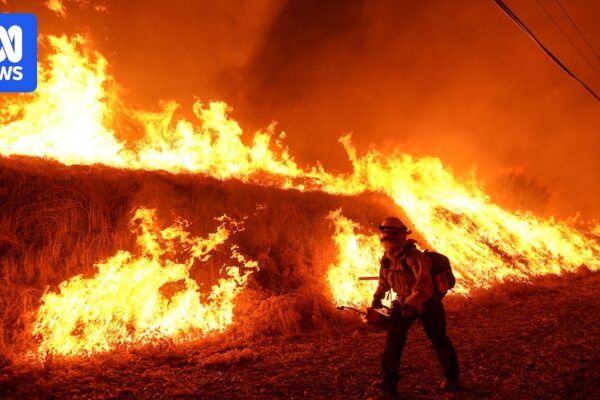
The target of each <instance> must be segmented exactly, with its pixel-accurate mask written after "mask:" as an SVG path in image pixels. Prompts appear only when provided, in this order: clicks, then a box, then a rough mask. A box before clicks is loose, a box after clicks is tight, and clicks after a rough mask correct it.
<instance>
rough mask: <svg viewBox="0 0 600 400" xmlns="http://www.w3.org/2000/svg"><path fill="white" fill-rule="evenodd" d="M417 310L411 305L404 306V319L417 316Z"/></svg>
mask: <svg viewBox="0 0 600 400" xmlns="http://www.w3.org/2000/svg"><path fill="white" fill-rule="evenodd" d="M417 314H418V313H417V309H416V308H414V307H413V306H411V305H410V304H404V306H402V318H412V317H416V316H417Z"/></svg>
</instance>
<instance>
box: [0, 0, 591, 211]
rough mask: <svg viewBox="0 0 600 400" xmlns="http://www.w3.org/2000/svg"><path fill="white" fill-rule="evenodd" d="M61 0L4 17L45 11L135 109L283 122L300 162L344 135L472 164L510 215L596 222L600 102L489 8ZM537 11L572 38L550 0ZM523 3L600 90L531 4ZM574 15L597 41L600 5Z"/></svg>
mask: <svg viewBox="0 0 600 400" xmlns="http://www.w3.org/2000/svg"><path fill="white" fill-rule="evenodd" d="M57 3H58V4H62V6H63V9H64V10H65V15H66V16H65V17H62V16H61V15H57V13H56V12H53V11H51V10H49V9H48V8H46V7H45V6H44V4H39V2H33V1H29V0H26V1H18V2H17V1H12V2H11V1H8V3H7V5H6V6H3V8H8V9H9V10H10V11H32V10H33V11H35V12H36V13H37V14H38V17H39V19H40V31H41V33H44V34H46V33H53V34H57V33H75V32H84V33H86V32H87V33H88V34H89V36H90V37H91V38H92V39H93V46H94V47H95V48H96V49H98V50H99V51H100V52H101V53H102V54H103V55H104V56H105V57H106V58H107V59H108V61H109V64H110V72H111V73H112V74H113V75H114V76H115V79H116V81H117V82H118V83H119V84H120V85H121V86H122V87H123V88H124V95H125V98H126V100H127V101H129V102H131V103H132V104H133V105H135V106H137V107H140V108H145V109H148V108H150V109H152V108H156V107H157V104H158V102H159V100H161V99H175V100H177V101H178V102H179V103H181V104H182V107H181V108H180V110H181V111H182V112H187V111H189V110H191V106H190V105H191V104H192V102H193V101H194V100H195V98H200V99H201V100H203V101H208V100H214V99H221V100H224V101H226V102H228V103H229V104H230V105H232V106H233V107H234V108H235V110H236V111H235V113H234V118H236V119H238V120H240V121H241V123H242V126H243V127H245V128H246V130H250V131H251V130H253V129H256V128H259V127H264V126H266V125H268V124H269V123H270V122H272V121H274V120H275V121H279V127H278V128H279V129H282V130H285V131H286V132H287V134H288V135H287V137H288V144H289V145H290V147H291V149H292V153H293V154H295V155H296V157H297V158H298V160H299V161H301V162H303V163H308V164H314V163H315V162H316V161H317V160H319V161H320V162H321V163H323V165H324V166H325V167H326V168H330V169H345V168H348V167H349V164H348V162H347V157H346V155H345V153H344V151H343V149H342V147H341V146H340V145H339V144H338V142H337V138H338V137H339V136H341V135H342V134H345V133H348V132H353V141H354V142H355V143H356V144H357V147H358V148H359V149H361V150H366V149H368V148H369V147H371V146H373V147H375V148H377V149H379V150H381V151H384V152H386V151H388V150H389V149H391V148H394V147H398V148H401V149H402V150H403V151H405V152H407V153H410V154H412V155H415V156H421V155H433V156H437V157H439V158H441V159H442V161H443V162H444V164H446V165H449V166H451V167H453V168H454V169H455V170H456V171H457V172H458V173H459V174H467V173H469V172H470V171H471V170H472V169H475V170H476V174H477V176H478V177H480V178H481V179H482V180H483V181H484V183H485V185H486V188H487V190H489V191H490V193H491V195H492V197H493V198H494V199H495V200H497V201H499V202H501V203H502V204H503V205H505V206H508V207H511V208H512V207H513V206H514V205H515V204H518V208H520V209H532V210H534V211H536V212H538V213H540V214H542V215H550V214H552V215H557V216H559V217H567V216H570V215H573V214H575V213H581V215H583V216H584V217H587V218H600V206H599V205H598V202H597V200H596V199H597V198H598V197H599V195H600V186H599V185H597V184H594V183H595V182H597V179H598V171H600V159H599V158H598V157H597V154H600V141H598V139H597V136H598V135H597V132H598V131H599V130H600V112H598V111H599V110H600V104H598V103H597V102H595V101H594V100H593V99H592V98H591V97H590V96H589V95H588V94H587V93H586V92H585V91H584V90H583V89H582V88H580V87H579V86H578V85H577V84H576V83H575V82H574V81H573V80H572V79H571V78H569V77H568V76H567V75H566V74H564V73H563V72H562V71H561V70H560V69H559V68H558V67H557V66H556V65H555V64H554V63H553V62H552V61H551V60H550V59H549V58H548V57H547V56H546V55H544V54H543V53H542V52H541V50H539V49H538V48H537V47H536V46H535V44H534V43H533V42H532V41H531V40H530V39H529V38H528V37H527V36H526V35H525V34H523V33H522V32H521V31H520V30H519V29H518V28H517V27H516V26H515V25H514V24H513V23H512V22H511V21H510V20H509V19H508V18H507V17H506V16H505V15H504V14H502V13H501V12H500V10H499V9H498V8H497V7H496V6H495V5H494V3H493V2H492V1H486V2H482V1H475V0H468V1H443V2H442V1H433V0H427V1H420V2H397V1H373V2H367V1H364V0H350V1H344V0H329V1H327V2H323V1H318V0H287V1H285V0H268V1H234V0H227V1H216V0H215V1H203V2H194V1H184V0H175V1H169V2H164V1H163V2H161V1H141V0H133V1H128V2H122V1H116V0H103V1H63V2H57ZM542 3H543V4H545V5H546V6H547V8H548V10H549V11H550V12H552V14H553V15H555V17H556V19H557V21H558V22H559V23H561V24H562V25H563V26H564V27H565V30H566V32H567V33H569V34H570V37H572V38H575V39H577V36H576V33H574V32H573V30H572V29H571V30H568V29H567V28H569V25H568V21H566V20H565V17H564V16H563V15H562V14H560V11H559V10H557V9H556V8H552V7H550V6H551V3H552V2H542ZM514 7H515V8H514V10H515V12H516V13H517V14H518V15H519V16H521V17H522V19H523V20H525V21H526V22H527V23H528V25H529V26H530V27H531V28H532V29H533V30H534V31H535V32H536V34H538V35H539V36H540V38H541V39H542V41H544V42H545V43H546V44H547V45H548V46H549V47H550V48H551V49H552V50H553V51H554V52H555V53H556V54H557V55H558V56H559V57H560V58H561V59H562V60H563V61H565V63H566V64H567V65H569V66H570V67H571V68H572V69H574V70H575V71H576V72H577V73H578V74H580V75H581V76H582V77H583V78H584V79H586V81H588V82H589V83H590V84H591V85H592V86H594V87H596V88H597V89H596V90H600V78H599V77H598V76H596V75H595V74H594V72H593V70H592V69H591V68H590V67H589V65H587V64H586V63H585V62H584V61H583V60H582V59H581V57H580V56H579V55H578V54H576V53H575V51H574V50H573V49H572V47H570V45H569V43H568V42H567V41H566V39H565V38H564V37H563V36H561V34H560V32H559V31H558V30H557V29H556V27H555V26H554V25H553V24H552V22H551V21H550V20H549V19H548V18H547V17H546V16H545V15H544V14H543V12H542V10H541V9H540V8H539V6H538V5H537V4H536V3H535V2H533V1H528V2H521V3H520V4H518V5H515V6H514ZM567 9H568V10H569V12H570V13H571V16H572V17H573V19H574V20H575V21H576V22H577V23H578V25H579V27H580V29H581V31H583V32H584V33H585V34H586V35H587V38H588V39H589V41H590V43H592V45H593V44H597V46H600V29H598V28H597V26H596V24H595V21H596V20H597V19H598V16H600V5H598V4H591V3H590V2H585V1H583V0H578V1H576V2H572V3H569V5H568V7H567ZM561 16H562V17H561ZM576 43H577V44H579V45H581V48H582V49H583V48H584V47H583V45H582V43H581V40H580V39H579V40H578V41H577V42H576ZM586 54H588V55H589V51H588V53H586ZM590 61H593V62H596V64H597V67H598V68H599V69H600V60H597V59H594V58H592V56H590ZM511 171H519V174H520V175H522V176H524V177H526V180H528V181H531V182H533V181H535V182H536V185H538V186H539V187H541V188H544V190H545V191H544V193H543V196H533V195H530V194H528V193H518V190H519V188H520V187H523V186H524V185H521V184H517V185H513V187H510V188H509V189H508V190H506V185H505V183H506V182H515V181H514V180H513V181H511V180H510V179H508V180H507V177H510V174H511ZM525 186H527V185H525ZM529 188H530V187H529ZM527 190H529V189H527ZM507 193H508V195H507ZM511 193H514V196H513V195H512V194H511ZM511 196H513V197H514V198H513V197H511ZM515 199H516V200H515ZM542 203H543V204H542Z"/></svg>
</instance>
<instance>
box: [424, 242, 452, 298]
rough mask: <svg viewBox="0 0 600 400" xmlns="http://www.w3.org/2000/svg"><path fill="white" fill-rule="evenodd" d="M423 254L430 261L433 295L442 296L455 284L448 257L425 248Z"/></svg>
mask: <svg viewBox="0 0 600 400" xmlns="http://www.w3.org/2000/svg"><path fill="white" fill-rule="evenodd" d="M424 254H426V255H427V257H429V260H430V261H431V278H432V279H433V297H437V298H439V299H441V298H443V297H444V296H445V295H446V293H448V291H449V290H450V289H452V288H453V287H454V286H455V285H456V278H455V277H454V273H453V272H452V267H451V266H450V260H448V257H446V256H445V255H443V254H441V253H437V252H435V251H430V250H425V251H424Z"/></svg>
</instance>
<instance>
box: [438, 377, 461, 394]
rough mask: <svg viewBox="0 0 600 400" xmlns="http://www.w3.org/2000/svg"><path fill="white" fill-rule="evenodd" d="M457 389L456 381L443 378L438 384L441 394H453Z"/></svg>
mask: <svg viewBox="0 0 600 400" xmlns="http://www.w3.org/2000/svg"><path fill="white" fill-rule="evenodd" d="M458 389H459V384H458V379H448V378H444V380H443V381H442V383H440V390H441V391H443V392H455V391H457V390H458Z"/></svg>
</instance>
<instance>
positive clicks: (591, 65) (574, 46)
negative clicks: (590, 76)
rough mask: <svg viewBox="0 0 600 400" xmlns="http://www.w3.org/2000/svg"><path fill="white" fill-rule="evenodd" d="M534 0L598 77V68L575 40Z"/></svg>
mask: <svg viewBox="0 0 600 400" xmlns="http://www.w3.org/2000/svg"><path fill="white" fill-rule="evenodd" d="M535 2H536V3H537V5H538V6H539V7H540V8H541V9H542V11H543V12H544V14H546V16H547V17H548V18H549V19H550V21H552V23H553V24H554V26H556V28H558V30H559V31H560V33H561V34H562V35H563V36H564V37H565V38H566V39H567V40H568V41H569V43H570V44H571V46H573V48H574V49H575V50H576V51H577V53H578V54H579V55H580V56H581V58H583V59H584V60H585V62H586V63H587V64H588V65H589V66H590V67H591V68H592V69H593V70H594V72H595V73H596V75H598V77H599V78H600V72H598V70H597V69H596V67H595V66H594V64H592V63H591V62H590V60H588V58H587V57H586V56H585V54H583V53H582V52H581V50H579V47H577V45H576V44H575V42H573V40H571V38H570V37H569V35H567V33H566V32H565V31H564V30H563V28H562V27H561V26H560V24H559V23H558V22H557V21H556V20H555V19H554V18H553V17H552V15H551V14H550V13H549V12H548V10H546V8H545V7H544V6H543V5H542V3H540V0H535Z"/></svg>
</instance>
